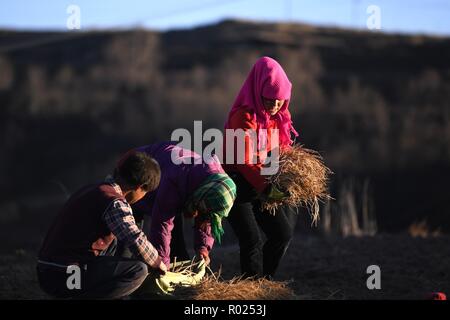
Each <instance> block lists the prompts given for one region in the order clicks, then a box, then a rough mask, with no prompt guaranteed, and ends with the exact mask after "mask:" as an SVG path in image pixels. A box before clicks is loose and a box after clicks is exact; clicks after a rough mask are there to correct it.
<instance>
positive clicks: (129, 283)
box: [37, 243, 148, 299]
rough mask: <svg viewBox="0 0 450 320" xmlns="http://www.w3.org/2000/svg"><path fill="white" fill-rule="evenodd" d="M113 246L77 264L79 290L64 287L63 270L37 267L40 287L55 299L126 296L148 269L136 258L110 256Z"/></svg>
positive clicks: (64, 269) (65, 284)
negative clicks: (79, 281)
mask: <svg viewBox="0 0 450 320" xmlns="http://www.w3.org/2000/svg"><path fill="white" fill-rule="evenodd" d="M114 245H115V244H114V243H113V244H112V246H110V248H109V249H108V250H107V251H106V252H104V254H103V255H100V256H98V257H95V258H93V259H92V260H91V261H89V262H87V263H83V264H80V270H81V274H80V275H81V277H80V280H81V288H80V289H76V288H74V289H71V290H70V289H69V288H68V286H67V280H68V278H69V277H70V276H71V274H67V273H66V270H67V269H66V268H62V267H55V266H48V265H45V264H38V266H37V274H38V280H39V284H40V286H41V288H42V289H43V290H44V291H45V292H46V293H47V294H49V295H51V296H53V297H56V298H75V299H120V298H123V297H125V296H128V295H130V294H131V293H132V292H134V291H135V290H136V289H138V288H139V286H140V285H141V284H142V283H143V282H144V280H145V278H146V277H147V274H148V267H147V265H146V264H145V263H144V262H141V261H139V260H136V259H130V258H123V257H117V256H112V254H114V251H115V250H114V248H112V247H113V246H114Z"/></svg>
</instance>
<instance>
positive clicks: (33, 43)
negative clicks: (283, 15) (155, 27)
mask: <svg viewBox="0 0 450 320" xmlns="http://www.w3.org/2000/svg"><path fill="white" fill-rule="evenodd" d="M243 1H248V0H227V1H223V0H216V1H213V2H209V3H204V4H201V5H195V6H190V7H184V8H179V9H176V10H172V11H169V12H166V13H164V14H159V15H152V16H149V17H146V18H143V19H139V20H137V21H136V22H134V23H132V24H130V26H131V27H133V26H134V27H136V26H140V25H142V24H143V23H144V22H146V21H148V20H150V19H153V20H158V19H164V18H168V17H171V16H175V15H178V14H181V13H191V12H194V11H199V10H205V9H211V8H216V7H220V6H223V5H228V4H231V3H237V2H243ZM120 28H124V26H123V25H122V26H120V27H118V26H116V27H115V28H114V27H113V28H109V29H120ZM88 34H90V33H89V31H81V32H80V31H70V32H64V33H59V34H56V35H52V36H49V37H46V38H43V39H33V40H30V41H25V42H22V43H18V44H11V45H5V46H0V53H5V52H10V51H15V50H22V49H29V48H33V47H37V46H41V45H46V44H50V43H55V42H60V41H64V40H70V39H74V38H79V37H83V36H86V35H88Z"/></svg>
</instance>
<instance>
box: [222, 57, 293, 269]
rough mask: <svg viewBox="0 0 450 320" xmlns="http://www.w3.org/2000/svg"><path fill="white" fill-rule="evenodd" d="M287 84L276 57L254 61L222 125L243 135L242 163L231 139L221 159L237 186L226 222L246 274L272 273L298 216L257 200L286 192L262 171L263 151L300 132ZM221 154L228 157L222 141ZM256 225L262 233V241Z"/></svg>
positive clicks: (283, 144) (281, 145)
mask: <svg viewBox="0 0 450 320" xmlns="http://www.w3.org/2000/svg"><path fill="white" fill-rule="evenodd" d="M291 88H292V85H291V83H290V81H289V79H288V77H287V75H286V73H285V72H284V70H283V68H282V67H281V66H280V64H279V63H278V62H277V61H275V60H274V59H272V58H269V57H262V58H260V59H258V60H257V61H256V63H255V65H254V66H253V68H252V70H251V71H250V73H249V75H248V77H247V79H246V81H245V82H244V85H243V86H242V88H241V90H240V92H239V94H238V96H237V98H236V100H235V102H234V104H233V107H232V109H231V111H230V113H229V115H228V120H227V122H226V124H225V129H234V130H236V129H242V130H244V131H245V133H246V135H245V159H244V163H242V162H240V163H241V164H238V163H239V162H238V161H237V158H236V154H237V149H236V145H237V144H236V143H235V152H234V159H231V160H230V159H227V158H226V157H225V159H224V166H223V167H224V169H225V171H226V172H227V173H228V175H229V176H230V177H231V178H232V179H233V180H234V182H235V184H236V186H237V198H236V201H235V203H234V206H233V207H232V209H231V211H230V214H229V217H228V221H229V222H230V224H231V226H232V228H233V230H234V232H235V234H236V236H237V237H238V240H239V246H240V262H241V271H242V273H243V274H244V275H245V276H248V277H251V276H256V277H260V276H264V277H272V276H273V275H274V273H275V271H276V269H277V267H278V265H279V263H280V261H281V259H282V257H283V256H284V254H285V252H286V250H287V248H288V246H289V242H290V240H291V238H292V236H293V232H294V228H295V224H296V220H297V210H296V208H291V207H281V208H280V209H278V210H277V212H275V214H271V213H270V212H267V211H264V210H262V209H261V203H260V200H259V199H261V197H269V198H273V199H276V198H277V197H283V196H286V194H284V193H283V191H282V190H277V189H276V188H275V186H272V185H269V184H268V183H267V175H263V174H262V172H261V169H262V168H263V162H264V158H265V152H264V149H265V150H266V152H267V153H268V155H270V154H271V151H274V150H275V149H276V148H279V149H278V150H277V151H279V150H283V149H284V148H290V146H291V145H292V144H293V140H292V139H291V135H294V136H295V137H296V136H298V134H297V132H296V131H295V129H294V128H293V126H292V120H291V114H290V113H289V110H288V108H289V101H290V98H291ZM251 132H254V133H255V134H254V135H252V134H250V133H251ZM277 132H278V139H277V135H276V133H277ZM272 136H273V137H275V138H274V139H272V138H273V137H272ZM255 139H256V141H254V140H255ZM255 148H256V149H255ZM224 154H225V155H226V156H229V153H228V154H227V152H226V143H224ZM252 159H257V161H252ZM233 160H234V161H233ZM230 163H231V164H230ZM260 228H261V229H262V231H263V232H264V234H265V236H266V241H265V242H264V241H263V238H262V235H261V232H260Z"/></svg>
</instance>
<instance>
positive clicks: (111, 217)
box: [103, 199, 161, 268]
mask: <svg viewBox="0 0 450 320" xmlns="http://www.w3.org/2000/svg"><path fill="white" fill-rule="evenodd" d="M103 218H104V219H105V222H106V224H107V226H108V228H109V229H110V230H111V232H112V233H113V234H114V235H115V236H116V238H117V240H118V241H120V242H123V243H124V244H125V245H126V246H128V247H129V248H130V250H131V251H132V252H133V253H134V254H135V255H136V256H138V257H141V258H142V260H143V261H144V262H145V263H147V264H148V265H150V266H151V267H154V268H156V267H158V265H159V262H160V261H161V260H160V258H159V256H158V251H156V249H155V247H153V245H152V244H151V243H150V242H149V241H148V240H147V237H146V236H145V235H144V233H143V232H142V231H141V230H140V229H139V227H138V226H137V225H136V222H135V220H134V217H133V211H132V209H131V207H130V205H129V204H128V203H126V202H124V201H122V200H119V199H118V200H114V201H113V202H112V203H111V205H110V206H109V207H108V209H107V210H106V211H105V214H104V216H103Z"/></svg>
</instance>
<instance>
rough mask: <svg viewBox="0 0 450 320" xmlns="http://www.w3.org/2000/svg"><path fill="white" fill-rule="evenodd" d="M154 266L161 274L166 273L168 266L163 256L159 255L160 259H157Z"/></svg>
mask: <svg viewBox="0 0 450 320" xmlns="http://www.w3.org/2000/svg"><path fill="white" fill-rule="evenodd" d="M152 268H153V269H155V271H156V272H157V273H158V274H160V275H165V274H166V272H167V266H166V264H165V263H164V262H163V261H162V259H161V257H158V259H156V261H155V263H154V264H153V265H152Z"/></svg>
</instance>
